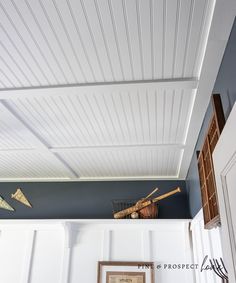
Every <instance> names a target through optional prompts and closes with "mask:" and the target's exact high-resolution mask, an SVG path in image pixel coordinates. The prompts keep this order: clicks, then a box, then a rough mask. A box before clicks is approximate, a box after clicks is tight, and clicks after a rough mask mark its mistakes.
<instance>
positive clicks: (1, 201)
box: [0, 196, 15, 211]
mask: <svg viewBox="0 0 236 283" xmlns="http://www.w3.org/2000/svg"><path fill="white" fill-rule="evenodd" d="M0 208H3V209H6V210H10V211H15V209H14V208H13V207H12V206H10V204H9V203H7V202H6V201H5V200H4V199H3V198H2V197H1V196H0Z"/></svg>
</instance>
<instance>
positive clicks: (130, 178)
mask: <svg viewBox="0 0 236 283" xmlns="http://www.w3.org/2000/svg"><path fill="white" fill-rule="evenodd" d="M143 180H146V181H151V180H167V181H168V180H183V179H181V178H179V177H178V176H177V175H176V176H124V177H123V176H121V177H80V178H70V179H68V178H66V177H65V178H64V177H63V178H59V177H57V178H0V183H1V182H8V183H11V182H65V181H66V182H94V181H143Z"/></svg>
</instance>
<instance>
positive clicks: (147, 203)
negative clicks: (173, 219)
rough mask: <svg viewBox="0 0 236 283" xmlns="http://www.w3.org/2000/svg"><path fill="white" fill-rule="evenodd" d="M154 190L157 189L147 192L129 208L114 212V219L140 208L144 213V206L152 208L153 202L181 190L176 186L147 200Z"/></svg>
mask: <svg viewBox="0 0 236 283" xmlns="http://www.w3.org/2000/svg"><path fill="white" fill-rule="evenodd" d="M156 191H157V189H155V190H154V191H153V192H152V193H151V194H149V195H148V196H147V197H145V198H144V199H141V200H140V201H138V202H137V203H136V204H135V205H133V206H131V207H129V208H126V209H124V210H121V211H119V212H116V213H114V218H115V219H120V218H124V217H126V216H127V215H130V214H133V213H135V212H138V211H141V210H142V211H143V213H145V212H144V211H145V210H143V209H144V208H146V209H148V208H150V209H154V208H153V205H154V203H156V202H158V201H160V200H162V199H164V198H167V197H169V196H172V195H174V194H176V193H180V192H181V190H180V188H179V187H178V188H176V189H175V190H173V191H170V192H168V193H165V194H163V195H160V196H158V197H156V198H154V199H152V200H149V199H148V198H149V197H150V196H151V195H152V194H153V193H154V192H156ZM148 212H149V211H146V213H148Z"/></svg>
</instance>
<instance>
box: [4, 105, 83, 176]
mask: <svg viewBox="0 0 236 283" xmlns="http://www.w3.org/2000/svg"><path fill="white" fill-rule="evenodd" d="M0 103H1V104H2V105H3V107H5V109H6V110H7V111H8V112H9V113H10V115H12V116H14V118H15V119H17V120H18V121H19V123H20V124H21V126H22V127H24V128H26V129H27V130H28V131H29V132H30V133H31V135H32V136H33V137H34V139H35V141H36V142H37V144H36V145H35V146H37V150H40V151H43V152H44V153H46V154H48V155H50V156H51V157H52V158H53V159H54V160H55V163H60V166H61V167H63V168H64V170H65V171H66V172H67V174H68V176H69V177H70V178H78V177H79V176H78V175H77V174H76V173H75V172H74V170H73V169H72V168H71V167H70V166H69V165H68V164H67V163H66V162H65V161H64V160H62V159H61V157H60V156H58V155H57V154H56V153H53V152H51V151H50V150H49V148H48V145H47V143H46V142H45V141H44V140H43V139H42V138H41V137H40V136H39V135H38V134H37V133H36V132H35V130H34V129H32V128H31V127H30V126H29V125H28V124H27V123H26V122H25V121H24V120H23V119H22V118H21V117H20V116H19V114H18V113H16V112H15V111H14V110H13V109H12V108H11V106H10V105H9V104H8V103H7V102H6V101H1V102H0ZM20 152H23V151H22V150H21V151H20ZM6 153H9V151H6Z"/></svg>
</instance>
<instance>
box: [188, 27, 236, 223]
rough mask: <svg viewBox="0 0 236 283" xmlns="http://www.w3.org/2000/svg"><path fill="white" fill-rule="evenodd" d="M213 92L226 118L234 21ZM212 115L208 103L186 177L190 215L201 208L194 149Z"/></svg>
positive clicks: (234, 85)
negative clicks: (217, 96) (218, 97)
mask: <svg viewBox="0 0 236 283" xmlns="http://www.w3.org/2000/svg"><path fill="white" fill-rule="evenodd" d="M213 93H220V95H221V100H222V104H223V109H224V113H225V118H226V119H227V118H228V116H229V113H230V111H231V109H232V106H233V104H234V102H235V100H236V22H234V25H233V29H232V32H231V35H230V38H229V42H228V44H227V47H226V50H225V54H224V57H223V60H222V63H221V67H220V70H219V73H218V76H217V79H216V82H215V86H214V90H213ZM211 115H212V105H211V103H210V104H209V107H208V110H207V113H206V115H205V118H204V122H203V125H202V128H201V132H200V134H199V138H198V141H197V145H196V148H195V152H194V154H193V157H192V161H191V164H190V167H189V171H188V175H187V178H186V186H187V191H188V196H189V210H190V215H191V217H194V216H195V215H196V214H197V213H198V211H199V210H200V209H201V195H200V184H199V176H198V169H197V157H196V151H197V150H200V149H201V148H202V144H203V140H204V137H205V133H206V130H207V128H208V124H209V120H210V117H211Z"/></svg>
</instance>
